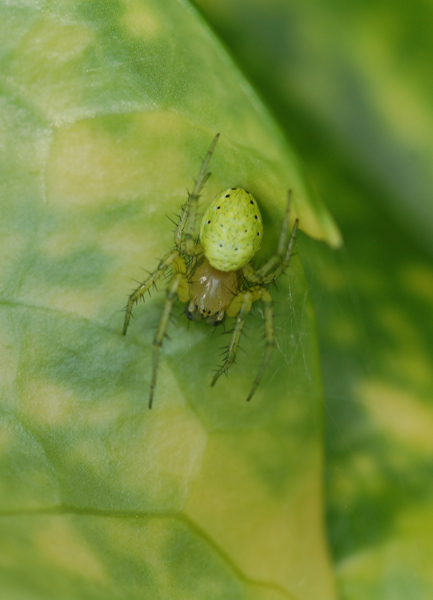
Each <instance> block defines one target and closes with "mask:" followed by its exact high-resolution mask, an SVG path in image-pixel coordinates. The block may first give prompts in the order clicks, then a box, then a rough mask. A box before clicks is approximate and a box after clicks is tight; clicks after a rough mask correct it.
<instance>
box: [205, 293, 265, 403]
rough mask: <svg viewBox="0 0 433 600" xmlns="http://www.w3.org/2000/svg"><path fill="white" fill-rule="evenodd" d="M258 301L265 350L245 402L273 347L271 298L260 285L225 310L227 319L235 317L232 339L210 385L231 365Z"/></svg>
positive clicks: (236, 299) (249, 396)
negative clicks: (249, 314) (261, 306)
mask: <svg viewBox="0 0 433 600" xmlns="http://www.w3.org/2000/svg"><path fill="white" fill-rule="evenodd" d="M257 300H260V301H261V302H262V304H263V312H264V321H265V339H266V349H265V353H264V355H263V359H262V362H261V365H260V367H259V370H258V373H257V375H256V377H255V379H254V382H253V385H252V387H251V391H250V393H249V394H248V397H247V402H249V401H250V400H251V398H252V397H253V396H254V394H255V391H256V389H257V388H258V386H259V384H260V382H261V380H262V378H263V375H264V373H265V371H266V367H267V366H268V363H269V361H270V359H271V356H272V352H273V350H274V347H275V329H274V312H273V308H272V296H271V294H270V293H269V291H268V290H267V289H266V288H265V287H264V286H261V285H256V286H254V287H252V288H250V289H249V290H247V291H245V292H242V293H240V294H238V295H237V296H236V297H235V298H234V299H233V301H232V303H231V304H230V306H229V307H228V309H227V315H228V316H229V317H233V316H236V317H237V318H236V323H235V326H234V329H233V333H232V338H231V341H230V345H229V348H228V353H227V358H226V360H225V362H224V364H223V365H222V366H221V367H220V369H219V370H218V371H217V373H216V374H215V376H214V378H213V380H212V383H211V385H215V383H216V381H217V379H218V378H219V377H220V376H221V375H222V374H223V373H225V372H226V371H227V370H228V369H229V368H230V367H231V365H232V364H233V362H234V360H235V357H236V351H237V348H238V346H239V340H240V336H241V332H242V328H243V326H244V323H245V318H246V316H247V315H248V313H249V312H250V310H251V307H252V305H253V303H254V302H257Z"/></svg>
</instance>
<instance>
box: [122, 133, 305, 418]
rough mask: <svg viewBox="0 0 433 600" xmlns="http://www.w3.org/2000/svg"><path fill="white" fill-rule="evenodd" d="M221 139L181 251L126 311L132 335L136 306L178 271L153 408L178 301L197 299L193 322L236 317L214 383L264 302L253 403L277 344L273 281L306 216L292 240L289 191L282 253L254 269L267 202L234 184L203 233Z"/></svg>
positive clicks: (183, 224) (181, 230)
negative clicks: (204, 204) (203, 205)
mask: <svg viewBox="0 0 433 600" xmlns="http://www.w3.org/2000/svg"><path fill="white" fill-rule="evenodd" d="M218 138H219V134H217V135H216V136H215V138H214V140H213V142H212V144H211V146H210V148H209V150H208V152H207V154H206V157H205V159H204V161H203V164H202V166H201V169H200V173H199V176H198V178H197V181H196V183H195V186H194V189H193V191H192V193H191V194H189V195H188V200H187V201H186V203H185V205H184V206H183V207H182V210H181V214H180V217H179V222H178V224H177V226H176V229H175V234H174V243H175V247H174V249H173V250H171V251H170V252H168V254H166V255H165V256H164V257H163V258H162V259H161V261H160V263H159V265H158V268H157V269H156V270H155V271H154V272H153V273H150V274H149V276H148V277H147V279H145V280H144V281H143V282H142V283H140V285H139V286H138V287H137V288H136V289H135V290H134V291H133V292H132V294H131V295H130V296H129V299H128V304H127V306H126V309H125V312H126V315H125V322H124V325H123V334H124V335H126V331H127V329H128V325H129V321H130V319H131V314H132V308H133V306H134V304H135V303H136V302H138V300H139V299H140V298H142V296H143V295H144V294H145V293H146V292H148V291H149V290H150V289H151V287H152V286H153V285H154V284H155V283H156V282H157V281H158V279H160V278H161V276H162V275H164V274H165V273H166V272H167V271H168V269H170V268H171V269H172V278H171V280H170V283H169V284H168V287H167V297H166V300H165V304H164V308H163V311H162V314H161V318H160V321H159V325H158V329H157V331H156V335H155V339H154V341H153V366H152V380H151V384H150V395H149V408H152V402H153V397H154V393H155V387H156V379H157V373H158V364H159V354H160V350H161V346H162V341H163V339H164V336H165V334H166V331H167V327H168V323H169V320H170V316H171V313H172V310H173V306H174V303H175V301H176V298H179V300H180V301H181V302H188V303H189V304H188V306H187V309H186V314H187V316H188V318H189V319H190V320H193V321H200V320H201V319H202V318H204V319H205V320H206V323H210V324H212V325H218V324H219V323H221V322H222V321H223V319H224V316H225V315H227V316H228V317H236V322H235V325H234V328H233V331H232V336H231V340H230V344H229V347H228V352H227V356H226V359H225V361H224V363H223V364H222V365H221V367H220V368H219V369H218V371H217V372H216V374H215V376H214V378H213V379H212V383H211V386H214V385H215V383H216V382H217V380H218V378H219V377H220V376H221V375H222V374H223V373H225V372H226V371H227V370H228V369H229V368H230V367H231V365H232V364H233V362H234V360H235V357H236V351H237V348H238V345H239V340H240V336H241V332H242V328H243V326H244V323H245V318H246V316H247V315H248V313H249V312H250V310H251V308H252V305H253V303H254V302H257V300H260V301H261V302H262V304H263V312H264V325H265V339H266V350H265V353H264V356H263V359H262V363H261V365H260V368H259V370H258V373H257V375H256V378H255V379H254V382H253V385H252V388H251V391H250V393H249V395H248V398H247V401H249V400H251V398H252V397H253V394H254V392H255V391H256V389H257V387H258V385H259V383H260V381H261V379H262V377H263V374H264V372H265V369H266V367H267V365H268V363H269V360H270V358H271V355H272V351H273V349H274V346H275V332H274V318H273V309H272V296H271V294H270V293H269V291H268V289H267V287H266V286H268V285H269V284H271V283H273V282H274V281H275V280H276V279H277V277H279V275H281V273H282V272H283V271H284V270H285V269H286V268H287V267H288V266H289V263H290V258H291V255H292V249H293V244H294V242H295V236H296V231H297V228H298V219H296V220H295V222H294V224H293V228H292V232H291V235H290V237H289V235H288V234H289V215H290V192H289V198H288V203H287V209H286V212H285V216H284V220H283V225H282V228H281V234H280V240H279V243H278V248H277V252H276V253H275V254H274V255H273V256H272V257H271V258H269V260H267V261H266V262H265V264H264V265H263V266H262V267H260V269H258V270H255V269H254V268H253V267H252V265H251V259H252V258H253V256H254V255H255V254H256V252H257V251H258V250H259V248H260V245H261V241H262V235H263V222H262V217H261V215H260V211H259V207H258V206H257V203H256V201H255V200H254V198H253V196H252V195H251V194H250V193H249V192H247V191H245V190H243V189H241V188H230V189H227V190H225V191H223V192H221V193H220V194H218V196H217V197H216V198H215V200H214V201H213V202H212V203H211V204H210V205H209V207H208V208H207V210H206V212H205V213H204V215H203V218H202V221H201V226H200V232H199V235H197V231H196V229H195V222H196V215H197V208H198V199H199V196H200V192H201V190H202V188H203V186H204V184H205V183H206V181H207V180H208V178H209V176H210V173H208V171H207V169H208V166H209V161H210V159H211V156H212V154H213V151H214V149H215V146H216V143H217V141H218ZM197 238H198V239H199V241H198V239H197Z"/></svg>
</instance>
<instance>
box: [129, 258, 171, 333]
mask: <svg viewBox="0 0 433 600" xmlns="http://www.w3.org/2000/svg"><path fill="white" fill-rule="evenodd" d="M179 258H181V257H180V255H179V251H178V250H171V251H170V252H169V253H168V254H166V255H165V256H164V258H162V259H161V260H160V262H159V265H158V268H157V269H156V270H155V271H153V272H152V273H150V274H149V277H147V279H145V280H144V281H143V282H142V283H140V285H139V286H138V287H137V288H136V289H135V290H134V291H133V292H132V294H131V295H130V296H129V298H128V303H127V305H126V309H125V312H126V314H125V321H124V324H123V335H126V331H127V329H128V325H129V321H130V319H131V314H132V308H133V306H134V304H135V303H136V302H138V301H139V300H140V298H141V297H142V296H143V295H144V294H145V293H146V292H147V291H149V290H150V289H151V287H152V286H153V284H154V283H156V282H157V281H158V279H159V278H160V277H161V276H162V275H163V274H164V273H165V272H166V271H167V269H168V268H169V267H170V266H172V265H173V263H174V262H175V261H176V259H179Z"/></svg>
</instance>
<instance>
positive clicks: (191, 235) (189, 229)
mask: <svg viewBox="0 0 433 600" xmlns="http://www.w3.org/2000/svg"><path fill="white" fill-rule="evenodd" d="M219 136H220V134H219V133H217V134H216V136H215V137H214V139H213V141H212V144H211V145H210V148H209V150H208V151H207V154H206V156H205V158H204V161H203V164H202V166H201V169H200V173H199V174H198V177H197V181H196V182H195V185H194V189H193V190H192V193H191V194H189V195H188V200H187V201H186V203H185V204H184V206H183V208H182V212H181V215H180V219H179V224H178V226H177V227H176V232H175V235H174V240H175V243H176V246H177V247H178V248H182V249H183V250H184V251H185V252H186V254H188V256H193V255H194V254H195V252H194V249H195V245H196V241H195V238H196V235H195V223H196V217H197V206H198V199H199V197H200V192H201V190H202V189H203V186H204V184H205V183H206V181H207V180H208V179H209V177H210V173H208V172H207V169H208V167H209V162H210V159H211V157H212V154H213V152H214V150H215V146H216V143H217V141H218V138H219ZM184 233H185V237H184V240H183V242H182V238H183V235H184Z"/></svg>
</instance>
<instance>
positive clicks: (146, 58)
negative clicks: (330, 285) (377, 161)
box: [0, 0, 340, 600]
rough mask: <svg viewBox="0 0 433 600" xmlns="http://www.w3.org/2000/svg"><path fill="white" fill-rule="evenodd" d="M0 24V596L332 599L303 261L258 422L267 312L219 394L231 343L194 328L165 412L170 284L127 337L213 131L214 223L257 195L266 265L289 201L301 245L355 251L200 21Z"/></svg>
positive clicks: (66, 17)
mask: <svg viewBox="0 0 433 600" xmlns="http://www.w3.org/2000/svg"><path fill="white" fill-rule="evenodd" d="M0 23H1V25H0V27H1V28H2V32H3V33H2V35H1V37H0V39H1V42H0V59H1V69H0V72H1V74H0V105H1V110H0V131H1V142H0V153H1V161H0V170H1V182H2V186H1V190H0V194H1V196H0V201H1V220H0V251H1V256H2V260H1V261H0V356H1V364H2V376H1V379H0V466H1V468H0V598H2V599H3V598H4V599H5V600H50V599H52V600H54V599H55V600H57V599H59V598H61V599H62V600H63V599H64V600H87V599H97V598H101V599H104V600H110V599H117V598H119V599H120V598H127V599H128V600H129V599H134V598H137V599H138V598H139V599H140V600H143V599H149V600H157V599H161V600H165V599H170V600H176V599H182V600H183V599H184V600H206V599H209V600H217V599H221V600H232V599H233V600H238V599H239V600H284V599H296V600H315V599H316V598H317V597H318V596H319V597H320V598H321V599H323V600H328V599H329V600H331V599H333V598H335V593H334V584H333V574H332V571H331V569H330V565H329V557H328V549H327V543H326V535H325V532H324V524H323V514H322V513H323V502H322V499H323V491H322V475H323V474H322V461H323V456H322V455H323V448H322V443H321V442H322V416H321V397H322V396H321V394H322V392H321V379H320V372H319V355H318V347H317V340H316V333H315V321H314V314H313V310H312V305H311V300H310V296H309V291H308V286H307V283H306V280H305V277H304V274H303V270H302V266H301V261H300V258H299V256H297V255H295V256H294V257H293V264H292V266H291V267H290V273H289V277H288V278H287V277H286V278H281V281H280V282H279V286H278V289H275V290H272V294H273V295H274V298H275V312H276V341H277V349H276V352H275V356H274V357H273V358H272V362H271V364H270V366H269V369H268V372H267V374H266V375H265V377H264V379H263V382H262V384H261V386H260V387H259V389H258V391H257V393H256V395H255V397H254V399H253V401H251V402H250V403H248V404H247V403H246V401H245V400H246V397H247V394H248V391H249V389H250V385H251V383H252V381H253V379H254V375H255V373H256V372H257V369H258V366H259V364H260V360H261V358H262V355H263V349H264V343H263V321H262V315H261V312H260V310H257V311H255V312H254V314H252V315H251V317H250V318H249V325H248V327H247V330H246V335H245V336H244V341H243V343H242V346H243V348H244V349H245V350H246V351H247V352H246V353H245V354H244V353H243V352H241V351H240V352H239V355H238V361H237V364H236V365H234V366H233V367H232V369H231V372H230V376H229V378H228V379H227V380H221V381H219V382H218V384H217V386H216V387H215V388H210V386H209V384H210V381H211V376H212V370H213V369H214V368H215V365H216V364H217V363H218V360H219V359H218V355H219V349H220V347H221V346H222V345H225V343H226V341H225V340H226V339H228V338H227V335H220V332H219V331H212V329H211V328H210V327H209V326H207V325H206V324H204V323H200V324H197V323H192V324H190V326H188V323H187V320H186V318H185V317H184V315H183V314H182V306H181V305H178V306H176V308H175V314H174V319H173V321H174V322H173V323H172V324H170V327H169V331H168V333H169V336H170V338H169V339H166V340H165V342H164V348H163V352H162V357H161V364H160V369H159V379H158V386H157V391H156V395H155V401H154V407H153V409H152V411H149V409H148V408H147V401H148V394H149V383H150V373H151V362H152V354H151V347H152V339H153V336H154V332H155V329H156V326H157V323H158V319H159V316H160V314H161V309H162V306H163V302H164V294H163V288H164V283H162V284H161V285H160V286H159V288H160V289H159V292H158V293H155V294H152V298H151V299H148V298H146V303H145V306H142V305H140V306H137V307H136V309H135V310H134V315H135V319H134V320H133V322H132V323H131V326H130V329H129V331H128V336H127V337H123V336H122V335H121V330H122V321H123V313H122V312H121V309H122V307H123V306H124V305H125V302H126V298H127V295H128V293H129V292H130V290H131V288H132V287H133V285H135V284H134V282H133V281H132V279H133V278H135V279H142V278H143V277H145V275H144V274H143V273H144V271H143V269H150V270H152V269H154V268H155V267H156V266H157V260H156V257H161V256H162V255H163V254H164V253H165V252H167V251H168V250H170V249H171V248H172V247H173V234H172V232H171V228H172V226H171V224H170V222H169V221H168V220H167V218H166V215H168V216H172V213H173V212H174V213H178V212H179V209H180V206H181V204H182V203H183V202H185V199H186V198H187V188H190V189H191V187H192V185H193V179H194V177H197V174H198V170H199V168H200V164H201V160H202V158H203V156H204V154H205V152H206V150H207V148H208V147H209V144H210V142H211V140H212V139H213V137H214V135H215V134H216V132H220V133H221V138H220V141H219V143H218V146H217V149H216V151H215V154H214V156H213V158H212V163H211V170H212V172H213V174H212V177H211V179H210V180H209V182H208V184H207V185H206V188H205V190H204V193H203V197H202V205H201V207H202V208H203V207H204V206H205V203H206V202H209V201H210V200H211V199H212V198H213V196H214V195H215V194H216V193H217V192H219V191H220V190H221V189H224V188H227V187H230V186H237V185H239V186H242V187H245V188H247V189H249V190H250V191H251V192H252V193H253V194H254V196H255V197H256V199H257V201H258V202H259V204H260V208H261V211H262V214H263V217H264V244H263V248H262V249H261V251H260V255H259V256H258V257H257V261H258V263H257V264H259V263H260V261H262V260H263V259H264V258H265V257H266V256H269V255H270V254H271V253H272V251H273V248H274V247H275V243H276V240H277V239H278V232H279V228H280V222H281V217H282V214H283V210H284V207H285V204H286V198H287V190H288V189H289V188H292V189H293V204H294V206H293V212H294V213H295V214H296V215H297V216H299V218H300V223H301V229H302V230H303V231H304V232H305V233H308V234H310V235H312V236H316V237H318V238H320V239H326V240H327V241H328V242H330V243H331V244H334V245H336V244H338V243H339V239H340V238H339V233H338V230H337V229H336V227H335V225H334V223H333V221H332V220H331V218H330V217H329V215H328V213H327V212H326V210H325V209H324V207H323V205H321V204H320V203H319V202H318V201H313V200H311V197H310V195H309V194H308V192H307V185H306V184H305V183H304V179H303V177H302V175H301V174H300V171H299V168H298V166H297V159H296V158H295V156H294V153H293V151H292V150H291V149H290V148H289V146H288V145H287V142H286V140H285V139H284V136H283V135H282V133H281V131H280V129H279V128H278V127H277V125H276V124H275V122H274V121H273V120H272V118H271V117H270V116H269V113H268V112H267V110H266V108H265V107H264V105H263V104H262V103H261V101H260V100H259V99H258V98H257V96H256V95H255V93H254V91H253V90H252V88H251V87H250V86H249V84H248V83H247V82H246V80H245V79H244V78H243V76H242V75H241V74H240V72H239V71H238V69H237V68H236V67H235V66H234V64H233V62H232V61H231V59H230V58H229V57H228V55H227V54H226V52H225V50H224V48H223V47H222V46H221V44H220V43H219V42H218V40H217V39H216V38H215V36H214V35H213V34H212V32H211V31H210V30H209V28H208V27H207V25H206V23H205V22H204V21H203V19H202V18H201V17H200V16H199V15H198V14H197V12H196V11H195V10H194V9H193V8H192V7H191V6H190V5H189V4H188V3H187V2H184V1H182V2H178V1H175V0H170V1H167V2H164V3H161V2H157V1H156V0H154V1H152V0H140V1H138V0H135V1H134V0H131V1H126V0H125V1H108V0H104V1H103V0H93V1H92V0H91V1H82V2H78V1H67V0H65V1H61V2H57V3H50V2H27V3H12V4H10V3H3V4H1V5H0ZM302 235H304V234H302V233H301V234H300V237H301V236H302ZM230 326H231V325H230V322H229V323H228V327H227V329H228V330H229V329H230ZM212 334H214V335H212ZM311 573H314V577H311Z"/></svg>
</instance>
